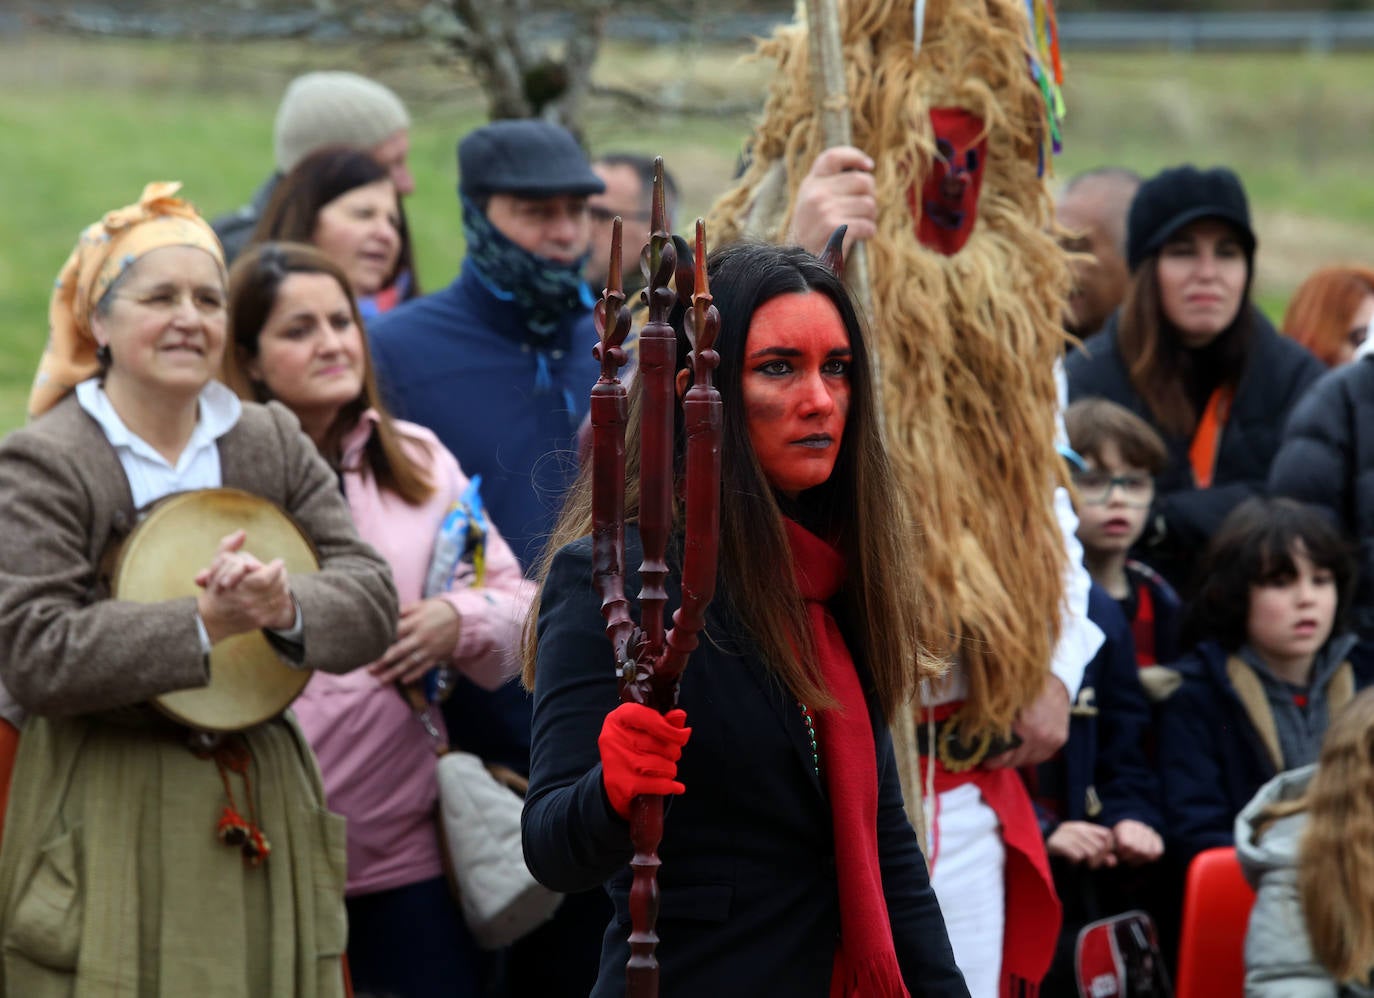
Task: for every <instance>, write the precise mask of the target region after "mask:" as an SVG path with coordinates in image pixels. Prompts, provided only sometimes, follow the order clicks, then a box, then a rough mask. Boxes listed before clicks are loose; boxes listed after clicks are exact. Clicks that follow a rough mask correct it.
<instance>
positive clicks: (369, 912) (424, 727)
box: [224, 243, 530, 998]
mask: <svg viewBox="0 0 1374 998" xmlns="http://www.w3.org/2000/svg"><path fill="white" fill-rule="evenodd" d="M229 314H230V324H231V334H232V343H231V345H230V347H229V349H227V350H226V351H225V361H224V368H225V377H224V380H225V381H226V382H227V383H228V384H229V385H230V386H231V387H233V388H234V389H235V390H236V391H238V393H239V394H240V395H241V396H243V397H244V398H248V399H255V400H258V401H265V400H267V399H276V400H277V401H279V402H282V403H284V404H285V405H287V406H288V407H290V408H291V409H292V411H293V412H295V414H296V415H297V416H298V417H299V418H300V421H301V427H302V428H303V429H304V430H305V432H306V433H307V434H308V435H309V436H310V438H311V439H312V440H313V441H314V442H315V445H316V446H317V447H318V448H319V450H320V452H321V453H322V454H323V455H324V457H325V458H326V459H327V460H328V461H329V462H330V464H331V465H333V466H334V467H335V468H336V469H337V470H338V473H339V479H340V484H341V487H342V488H343V491H344V495H345V496H346V497H347V499H348V505H349V507H350V509H351V510H352V512H353V519H354V521H355V523H356V524H357V527H358V532H359V534H361V535H362V538H363V540H365V541H367V542H369V543H370V544H372V545H373V546H374V547H375V548H376V549H377V550H378V551H379V552H380V553H381V554H382V556H383V557H384V558H385V559H386V560H387V562H389V563H390V565H391V570H392V572H393V574H394V576H395V580H396V589H397V592H398V594H399V596H400V602H401V618H400V623H399V626H398V627H397V637H396V642H395V643H394V644H393V645H392V646H391V647H390V648H389V649H388V651H387V653H386V654H385V655H384V656H382V658H380V659H378V660H377V661H376V662H374V663H373V664H372V665H371V666H369V667H368V668H366V669H359V670H357V671H355V672H352V673H349V674H346V675H340V676H334V675H326V674H323V673H317V674H316V675H315V676H314V677H313V678H312V679H311V681H310V683H309V685H308V686H307V687H306V689H305V692H304V693H303V694H302V695H301V697H300V698H299V699H298V700H297V701H296V702H295V704H294V705H293V710H294V711H295V714H296V717H297V719H298V720H299V722H300V724H301V727H302V728H303V729H304V731H305V734H306V737H307V738H308V739H309V741H310V745H311V747H312V748H313V749H314V750H315V754H316V756H317V757H318V759H319V763H320V770H321V773H322V775H323V777H324V786H325V793H326V797H327V799H328V803H329V806H330V808H332V809H333V810H335V811H337V812H339V813H341V814H343V815H344V816H345V817H347V819H348V889H347V902H348V916H349V926H350V928H349V942H348V957H349V964H350V967H351V969H352V973H353V979H354V982H355V984H356V985H357V987H358V988H359V989H360V990H369V991H374V990H375V991H378V992H380V993H385V994H396V995H401V996H405V998H412V996H413V998H429V996H438V995H446V996H452V995H466V994H475V993H477V990H478V986H477V981H476V970H477V967H476V964H477V952H476V948H475V946H474V945H473V943H472V941H471V937H470V936H469V935H468V933H467V931H466V929H465V927H464V926H463V924H462V919H461V916H460V914H459V912H458V908H457V906H456V904H455V903H454V901H453V899H452V897H451V895H450V894H449V891H448V886H447V883H446V881H445V878H444V873H443V866H442V859H441V855H440V848H439V840H438V835H437V830H436V824H435V799H436V789H435V787H436V784H435V766H436V763H437V758H438V756H437V751H436V750H438V749H442V747H443V746H444V744H445V743H446V740H447V733H446V732H445V730H444V722H443V718H442V716H441V714H440V712H439V710H438V709H437V708H436V709H434V710H429V711H424V712H423V716H421V714H420V713H417V710H416V708H415V707H413V706H412V701H416V702H418V703H419V704H420V705H421V706H423V703H424V696H425V686H426V681H427V677H428V678H429V679H430V681H431V685H432V675H431V674H432V671H433V670H434V669H435V668H436V667H449V668H456V669H458V670H460V671H462V672H463V673H464V674H466V675H467V676H468V677H469V678H471V679H472V680H473V681H474V682H477V683H479V684H481V685H483V686H485V687H487V688H495V687H497V686H499V685H500V684H501V683H502V682H504V681H505V680H506V679H507V678H508V677H509V676H510V675H512V673H513V671H514V669H515V668H516V664H517V663H516V657H517V655H518V651H517V650H516V649H517V646H518V635H519V630H520V627H521V625H522V622H523V619H524V616H525V612H526V610H527V608H528V605H529V598H530V591H529V590H528V589H527V588H526V585H527V584H526V583H525V581H524V578H523V576H522V574H521V571H520V566H519V563H518V562H517V561H516V559H515V556H514V555H513V554H512V553H511V551H510V548H509V547H507V545H506V543H505V541H503V540H502V539H501V536H500V534H499V533H497V531H496V528H495V527H494V526H492V525H488V527H487V534H486V544H485V558H484V560H479V566H478V567H477V568H474V566H473V565H472V564H470V563H467V562H458V563H457V565H456V568H457V571H456V573H455V574H454V575H453V576H452V577H451V578H447V579H446V580H445V582H443V583H441V584H440V585H439V586H435V584H434V582H433V581H432V579H431V581H430V583H429V585H428V586H427V585H426V580H427V577H428V576H431V575H432V572H431V566H432V562H434V560H435V559H434V550H435V542H436V539H437V538H438V536H439V534H440V528H441V526H442V525H443V523H444V520H445V517H446V516H447V515H448V514H449V512H450V510H451V509H452V508H453V507H454V505H455V504H456V503H459V502H460V500H462V499H463V498H464V496H465V494H466V493H467V491H468V486H469V482H468V480H467V478H466V477H465V476H464V475H463V472H462V469H460V468H459V467H458V462H457V461H456V460H455V459H454V457H453V455H452V454H451V453H449V452H448V451H447V450H446V449H444V447H443V445H441V444H440V443H439V441H438V440H437V439H436V438H435V436H434V435H433V434H432V433H430V432H429V431H428V430H426V429H424V428H423V427H420V426H416V425H414V424H411V423H406V422H402V421H400V420H394V419H392V418H391V417H390V416H389V415H388V414H387V413H386V411H385V409H383V408H382V406H381V403H380V400H379V395H378V392H377V388H376V384H375V382H374V380H373V375H372V365H371V362H370V359H369V353H368V344H367V339H366V336H365V334H364V332H363V326H362V322H361V320H360V319H359V316H358V310H357V304H356V302H355V300H354V298H353V296H352V293H351V292H350V291H349V285H348V281H347V279H346V277H345V276H344V274H343V273H342V272H341V271H340V270H339V268H338V267H337V265H335V264H334V263H333V262H331V261H330V260H329V259H328V258H327V257H325V256H324V255H323V254H321V253H320V252H319V251H318V250H315V249H313V248H311V247H308V246H304V245H301V244H294V243H266V244H263V245H260V246H257V247H254V248H253V249H252V250H251V251H249V252H247V253H246V254H245V255H244V256H242V257H240V258H239V260H238V261H237V263H236V264H235V266H234V268H233V271H232V272H231V274H230V282H229ZM439 574H440V575H441V576H447V575H448V574H449V573H447V572H440V573H439ZM427 589H431V590H434V589H437V590H438V591H437V592H435V593H433V594H427V593H426V590H427ZM403 688H405V689H404V692H403ZM459 737H461V736H459Z"/></svg>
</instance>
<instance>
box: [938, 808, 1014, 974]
mask: <svg viewBox="0 0 1374 998" xmlns="http://www.w3.org/2000/svg"><path fill="white" fill-rule="evenodd" d="M932 818H933V820H932V821H931V822H930V826H931V828H930V835H931V843H930V855H931V863H932V871H931V886H932V887H934V888H935V896H936V897H937V898H938V899H939V901H940V910H941V911H942V912H943V913H944V916H945V928H946V929H947V930H948V931H949V941H950V945H951V946H953V947H954V962H955V963H957V964H958V965H959V969H960V970H961V971H963V973H964V981H965V983H966V984H967V985H968V992H969V995H970V998H998V989H999V987H1000V986H1001V978H1002V933H1003V930H1004V928H1005V923H1006V884H1005V879H1004V871H1005V869H1006V864H1007V852H1006V848H1005V847H1004V846H1003V844H1002V830H1001V825H1000V824H999V822H998V820H997V814H996V812H994V811H993V809H992V808H990V807H988V806H987V804H985V803H983V795H982V794H981V793H980V792H979V790H978V788H977V787H976V786H974V785H973V784H971V783H966V784H964V785H963V786H961V787H955V788H954V789H953V790H949V791H946V792H945V793H942V794H939V795H937V797H936V801H935V809H934V814H933V815H932Z"/></svg>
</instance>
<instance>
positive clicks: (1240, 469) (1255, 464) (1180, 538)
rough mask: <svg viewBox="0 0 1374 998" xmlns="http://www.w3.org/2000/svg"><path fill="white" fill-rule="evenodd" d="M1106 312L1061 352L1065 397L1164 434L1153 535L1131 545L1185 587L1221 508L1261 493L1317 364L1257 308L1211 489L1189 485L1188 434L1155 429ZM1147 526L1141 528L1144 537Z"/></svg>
mask: <svg viewBox="0 0 1374 998" xmlns="http://www.w3.org/2000/svg"><path fill="white" fill-rule="evenodd" d="M1120 314H1121V313H1120V312H1118V313H1117V314H1116V315H1113V316H1112V317H1111V319H1109V320H1108V321H1107V325H1106V326H1105V327H1103V330H1102V332H1100V333H1098V334H1097V335H1096V336H1093V337H1091V338H1090V339H1088V340H1087V342H1085V343H1084V344H1083V349H1082V351H1078V352H1075V353H1072V354H1070V355H1069V358H1068V360H1067V361H1066V363H1065V368H1066V371H1067V373H1068V379H1069V400H1070V401H1071V402H1076V401H1078V400H1079V399H1084V398H1094V397H1098V398H1105V399H1110V400H1111V401H1113V402H1116V403H1118V404H1120V405H1123V406H1125V407H1126V408H1127V409H1129V410H1131V412H1133V413H1135V414H1136V415H1137V416H1139V417H1140V418H1141V419H1143V420H1145V422H1147V423H1149V424H1150V425H1151V426H1152V427H1154V428H1155V429H1156V430H1157V431H1159V433H1160V435H1161V436H1162V437H1163V438H1164V442H1165V444H1166V445H1167V447H1168V450H1169V460H1168V464H1167V465H1166V466H1165V468H1164V470H1163V471H1162V472H1161V473H1160V474H1159V475H1157V476H1156V477H1155V489H1156V498H1155V504H1154V507H1153V508H1152V509H1151V511H1150V524H1151V525H1153V523H1154V522H1155V519H1156V518H1157V517H1161V516H1162V517H1163V523H1164V527H1165V533H1164V536H1163V538H1162V539H1161V540H1159V541H1158V542H1157V543H1152V544H1151V545H1150V546H1148V547H1141V548H1140V550H1139V551H1138V554H1139V555H1140V557H1141V559H1142V560H1143V561H1146V562H1148V563H1149V564H1150V565H1152V566H1154V567H1155V568H1156V569H1158V570H1159V572H1160V574H1162V575H1163V576H1164V577H1165V578H1166V579H1167V580H1168V581H1169V582H1170V583H1171V584H1172V585H1173V586H1174V587H1175V588H1176V589H1179V590H1180V591H1182V592H1184V593H1185V594H1186V593H1187V591H1188V589H1189V583H1190V579H1189V576H1190V574H1191V572H1192V569H1193V565H1194V562H1195V559H1196V558H1197V556H1198V554H1199V553H1200V552H1201V551H1202V549H1203V548H1204V547H1205V546H1206V544H1207V541H1208V540H1209V539H1210V538H1211V536H1212V534H1213V533H1215V532H1216V529H1217V527H1219V526H1220V525H1221V521H1222V520H1224V519H1225V518H1226V514H1228V513H1230V512H1231V510H1233V509H1235V507H1236V506H1237V505H1239V504H1240V502H1241V501H1242V500H1244V499H1247V498H1249V497H1250V496H1253V495H1259V494H1262V493H1263V492H1264V490H1265V483H1266V481H1267V480H1268V477H1269V465H1270V464H1271V463H1272V461H1273V459H1274V454H1275V452H1276V451H1277V450H1278V447H1279V438H1280V435H1281V433H1282V430H1283V423H1284V419H1285V418H1286V417H1287V415H1288V413H1289V411H1290V410H1291V409H1292V408H1293V406H1294V405H1295V404H1296V403H1297V400H1298V398H1299V397H1300V396H1301V395H1302V393H1303V391H1304V390H1305V389H1306V388H1307V386H1308V385H1310V384H1311V383H1312V382H1313V381H1315V380H1316V379H1317V378H1318V377H1320V376H1321V373H1322V371H1323V370H1324V368H1323V367H1322V364H1321V362H1320V361H1319V360H1317V358H1315V357H1313V356H1312V354H1310V353H1309V352H1308V351H1307V350H1306V349H1305V348H1304V347H1302V346H1300V345H1299V344H1297V343H1295V342H1293V341H1292V340H1290V339H1288V338H1286V337H1284V336H1280V335H1279V333H1278V332H1277V331H1276V330H1275V329H1274V327H1273V326H1272V325H1271V324H1270V323H1269V320H1268V319H1266V318H1265V317H1264V316H1263V315H1261V314H1260V312H1259V310H1258V309H1253V307H1252V317H1253V320H1254V330H1253V336H1252V339H1251V341H1250V348H1249V354H1248V358H1247V360H1246V365H1245V370H1244V372H1243V373H1242V375H1241V379H1240V383H1239V385H1238V386H1237V389H1236V395H1235V399H1234V400H1233V402H1232V404H1231V412H1230V418H1229V419H1228V420H1227V421H1226V428H1225V429H1224V430H1223V431H1222V435H1221V444H1220V447H1219V449H1218V453H1217V460H1216V472H1215V476H1214V478H1213V481H1212V487H1211V488H1208V489H1199V488H1196V487H1195V485H1194V480H1193V470H1192V465H1191V464H1190V463H1189V461H1188V448H1189V446H1190V445H1191V443H1192V440H1191V439H1190V438H1188V437H1181V436H1177V435H1175V434H1170V433H1165V432H1164V431H1163V430H1161V429H1160V427H1159V425H1158V423H1157V422H1156V421H1155V418H1154V416H1153V415H1152V414H1151V412H1150V408H1149V406H1148V405H1146V403H1145V400H1144V399H1143V398H1141V396H1140V394H1139V393H1138V392H1137V391H1136V390H1135V388H1134V386H1132V384H1131V380H1130V376H1129V374H1128V373H1127V371H1126V364H1125V362H1124V361H1123V360H1122V358H1121V355H1120V353H1118V352H1117V322H1118V319H1119V318H1120ZM1151 530H1152V526H1147V527H1146V536H1147V538H1148V537H1150V535H1151Z"/></svg>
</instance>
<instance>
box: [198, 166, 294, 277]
mask: <svg viewBox="0 0 1374 998" xmlns="http://www.w3.org/2000/svg"><path fill="white" fill-rule="evenodd" d="M281 179H282V175H281V174H280V173H273V174H272V176H270V177H268V178H267V179H266V180H264V181H263V182H262V186H261V187H259V188H258V189H257V191H256V193H254V195H253V200H252V201H249V202H248V203H247V204H246V205H244V206H243V207H241V208H236V209H235V210H233V211H231V212H226V213H225V214H223V215H219V216H218V217H216V218H214V219H212V220H211V221H210V228H212V229H214V230H215V235H217V236H219V241H220V245H221V246H223V247H224V262H225V263H233V262H234V260H235V259H237V258H238V255H239V254H240V253H242V252H243V251H244V250H245V249H247V248H248V241H249V240H250V239H252V238H253V230H254V229H256V228H257V227H258V219H260V218H262V213H263V212H264V211H266V210H267V204H268V202H269V201H271V200H272V194H273V193H274V192H275V191H276V189H277V185H278V184H279V183H281Z"/></svg>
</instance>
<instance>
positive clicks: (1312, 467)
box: [1269, 357, 1374, 642]
mask: <svg viewBox="0 0 1374 998" xmlns="http://www.w3.org/2000/svg"><path fill="white" fill-rule="evenodd" d="M1269 491H1270V492H1271V493H1272V494H1274V495H1281V496H1291V497H1292V498H1294V499H1299V500H1301V501H1303V502H1306V503H1312V504H1313V505H1316V506H1319V507H1321V508H1322V509H1324V510H1326V511H1327V512H1329V513H1330V514H1331V516H1332V518H1333V519H1334V520H1335V521H1336V522H1337V523H1338V524H1339V525H1340V527H1341V528H1342V530H1344V531H1345V533H1346V536H1348V537H1349V538H1350V539H1351V540H1352V541H1354V542H1356V543H1357V544H1358V545H1359V569H1360V571H1359V577H1358V583H1357V586H1356V589H1355V598H1354V601H1353V603H1352V606H1351V618H1350V623H1351V625H1352V626H1353V628H1354V630H1355V631H1356V633H1358V634H1359V635H1360V638H1361V640H1362V641H1364V642H1369V641H1371V640H1374V358H1369V357H1366V358H1364V359H1361V360H1358V361H1356V362H1355V363H1353V364H1346V365H1344V366H1342V367H1338V368H1336V369H1335V370H1333V371H1329V372H1328V373H1327V374H1326V375H1324V376H1323V377H1322V378H1321V380H1320V381H1318V382H1317V383H1316V384H1315V385H1313V386H1312V388H1311V390H1310V391H1309V392H1307V394H1306V395H1304V396H1303V397H1302V400H1301V401H1299V403H1298V404H1297V406H1295V407H1294V409H1293V414H1292V415H1291V416H1290V417H1289V419H1288V425H1287V426H1286V427H1285V428H1284V431H1283V441H1282V443H1281V444H1280V446H1279V452H1278V454H1277V455H1276V456H1275V457H1274V464H1273V467H1271V468H1270V469H1269Z"/></svg>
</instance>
